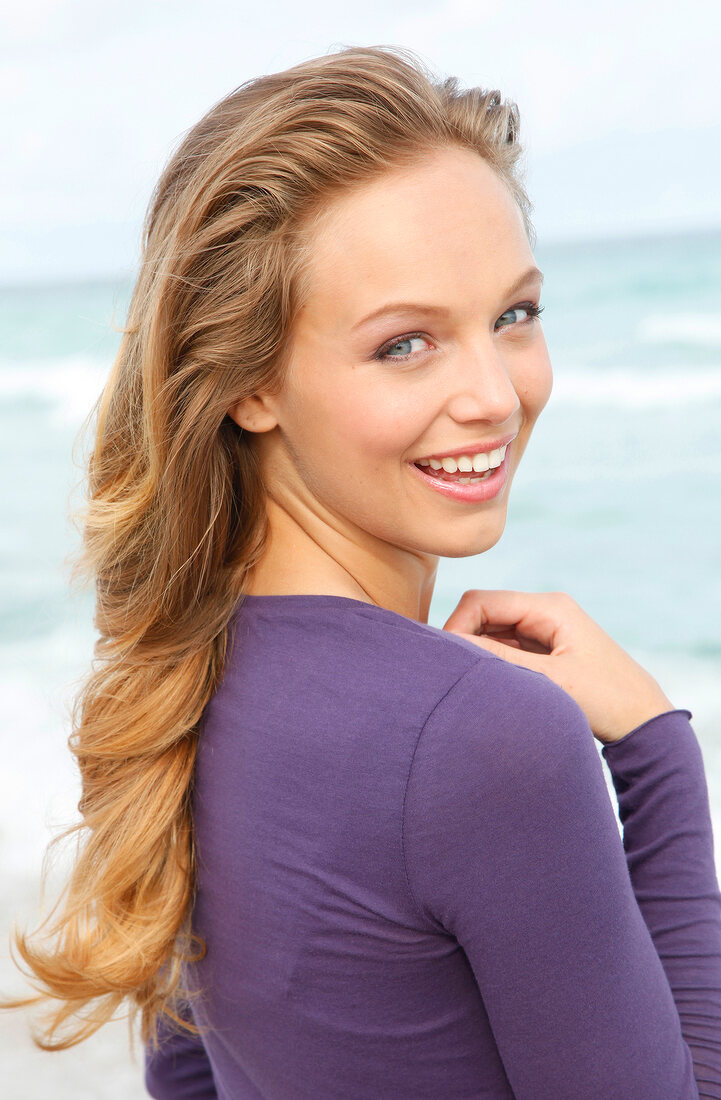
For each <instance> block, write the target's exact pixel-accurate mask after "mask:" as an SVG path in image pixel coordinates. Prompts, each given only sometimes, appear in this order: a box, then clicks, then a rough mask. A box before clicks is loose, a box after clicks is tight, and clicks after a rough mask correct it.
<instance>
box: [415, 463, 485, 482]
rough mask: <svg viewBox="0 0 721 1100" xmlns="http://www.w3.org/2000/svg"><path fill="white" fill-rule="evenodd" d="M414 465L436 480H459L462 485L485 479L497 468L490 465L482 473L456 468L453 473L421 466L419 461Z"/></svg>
mask: <svg viewBox="0 0 721 1100" xmlns="http://www.w3.org/2000/svg"><path fill="white" fill-rule="evenodd" d="M413 465H414V466H417V467H418V469H419V470H420V471H421V472H422V473H424V474H425V475H426V477H434V478H436V480H437V481H451V482H453V481H455V482H460V484H462V485H468V484H472V483H473V482H476V481H485V480H486V478H488V477H491V475H492V474H494V473H495V472H496V470H497V469H498V467H497V466H494V467H492V468H491V469H489V470H484V471H483V472H482V473H480V474H479V473H475V472H474V471H473V470H471V471H470V473H467V472H466V471H464V470H457V471H456V472H455V473H448V471H447V470H443V469H440V470H434V469H432V467H431V466H421V464H420V463H419V462H414V463H413Z"/></svg>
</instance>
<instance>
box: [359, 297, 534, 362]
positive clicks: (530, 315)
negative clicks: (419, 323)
mask: <svg viewBox="0 0 721 1100" xmlns="http://www.w3.org/2000/svg"><path fill="white" fill-rule="evenodd" d="M544 308H545V307H544V306H537V305H536V304H535V303H534V302H522V303H521V304H520V305H517V306H513V308H512V309H507V310H506V312H505V313H502V314H501V316H500V317H499V318H498V321H502V320H503V318H504V317H511V316H512V315H513V314H526V316H525V318H522V319H521V320H516V321H507V322H506V323H505V324H502V325H500V326H499V328H502V329H503V328H515V327H516V326H524V325H527V324H529V325H531V324H533V323H534V321H536V319H537V318H538V317H540V315H541V314H542V313H543V310H544ZM498 321H497V322H496V325H498ZM498 331H499V329H498V328H497V329H496V332H498ZM414 340H421V341H425V342H426V343H430V341H429V340H428V338H427V337H426V336H424V335H423V333H422V332H408V333H406V335H405V336H399V337H396V339H395V340H392V341H390V342H389V343H387V344H383V346H382V347H381V348H379V349H378V351H377V352H376V353H375V355H374V356H373V358H374V359H379V360H380V361H381V362H384V361H388V362H390V361H391V360H392V361H393V362H394V363H403V362H405V361H406V360H408V359H411V358H412V357H413V352H412V350H411V348H410V345H411V344H412V343H413V341H414ZM399 348H400V349H407V350H401V352H400V354H398V355H396V354H394V352H395V350H396V349H399Z"/></svg>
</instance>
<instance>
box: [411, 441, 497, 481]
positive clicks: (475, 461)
mask: <svg viewBox="0 0 721 1100" xmlns="http://www.w3.org/2000/svg"><path fill="white" fill-rule="evenodd" d="M507 447H508V444H506V445H505V446H504V447H497V448H496V449H495V451H489V452H486V451H480V452H479V453H478V454H475V455H456V457H455V458H450V457H448V458H444V459H442V460H440V461H439V459H437V458H419V459H418V462H417V465H418V466H430V467H431V469H432V470H441V469H442V470H445V472H446V473H447V474H455V473H457V472H458V471H459V470H461V471H462V472H463V473H464V474H469V473H471V471H473V472H474V473H477V474H482V473H484V471H486V470H495V469H496V468H497V467H498V466H500V465H501V463H502V462H503V459H504V457H505V454H506V448H507ZM458 481H465V478H458Z"/></svg>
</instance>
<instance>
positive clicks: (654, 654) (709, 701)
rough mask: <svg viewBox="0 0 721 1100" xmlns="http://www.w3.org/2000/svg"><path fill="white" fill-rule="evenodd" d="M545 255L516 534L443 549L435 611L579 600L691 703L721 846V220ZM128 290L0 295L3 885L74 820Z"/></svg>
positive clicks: (69, 288)
mask: <svg viewBox="0 0 721 1100" xmlns="http://www.w3.org/2000/svg"><path fill="white" fill-rule="evenodd" d="M536 259H537V261H538V263H539V265H540V266H541V268H542V269H543V271H544V272H545V276H546V280H545V286H544V293H543V299H542V300H543V304H544V305H545V312H544V315H543V327H544V331H545V334H546V339H547V342H548V346H549V350H550V354H551V360H552V363H553V367H554V390H553V394H552V396H551V399H550V401H549V403H548V405H547V406H546V409H545V410H544V412H543V414H542V416H541V418H540V420H539V422H538V424H537V426H536V429H535V432H534V435H533V436H532V438H531V441H530V443H529V446H528V448H527V451H526V454H525V456H524V459H523V462H522V463H521V466H520V468H519V470H518V472H517V474H516V478H515V481H514V484H513V487H512V490H511V494H510V505H509V514H508V523H507V526H506V530H505V532H504V535H503V537H502V538H501V539H500V541H499V542H498V544H497V545H496V546H495V547H493V548H492V549H491V550H489V551H488V552H487V553H485V554H482V555H478V556H475V557H471V558H463V559H444V560H442V561H441V563H440V565H439V572H438V581H437V586H436V591H435V595H434V600H433V604H432V607H431V615H430V621H431V623H432V624H433V625H436V626H442V625H443V623H444V622H445V620H446V618H447V617H448V615H449V614H450V611H451V610H452V608H453V607H454V606H455V603H456V601H457V600H458V599H459V598H460V595H461V593H462V592H463V591H464V590H465V589H466V588H513V589H521V590H526V591H543V590H556V589H562V590H565V591H568V592H570V593H571V594H572V595H573V596H574V597H575V598H576V599H577V600H578V602H579V603H580V604H581V605H582V606H583V607H584V608H585V609H586V611H588V613H589V614H590V615H592V616H593V617H594V618H595V619H596V620H597V621H598V622H599V623H600V624H601V625H602V626H603V628H604V629H605V630H607V631H608V632H609V633H610V634H611V635H612V636H613V637H614V638H615V639H616V640H617V641H618V642H619V643H620V644H621V645H623V646H624V647H625V648H626V649H627V650H628V651H629V652H630V653H632V655H633V656H635V657H636V659H637V660H640V661H641V663H642V664H644V665H645V667H647V668H648V669H649V670H650V671H651V672H652V673H653V675H655V676H656V678H657V679H658V680H659V682H660V683H661V685H662V687H663V688H664V690H665V692H666V694H667V695H668V696H669V698H671V699H672V700H673V702H674V705H675V706H678V707H688V709H689V710H691V711H692V713H693V715H694V719H693V723H694V728H695V730H696V733H697V735H698V737H699V740H700V742H701V744H702V749H703V752H704V759H705V762H706V767H707V775H708V779H709V789H710V795H711V804H712V812H713V816H714V827H715V834H716V836H717V837H721V231H719V230H715V231H709V232H708V233H704V234H697V235H682V236H673V237H655V238H645V239H637V240H630V239H624V240H613V241H605V242H603V241H591V242H583V243H574V244H563V245H559V244H557V245H545V246H544V245H543V243H541V244H539V246H538V247H537V249H536ZM129 291H130V287H129V286H128V285H127V284H126V283H124V282H122V281H120V280H118V281H106V282H97V283H86V284H77V283H75V284H66V285H57V286H46V287H5V288H4V289H2V291H0V340H1V345H0V425H1V428H2V430H1V431H0V449H1V450H2V470H3V477H2V482H1V484H0V508H1V511H2V524H1V525H0V554H1V555H2V559H1V560H2V571H1V573H0V691H2V697H3V701H4V706H3V721H2V730H1V732H0V738H1V745H2V753H0V789H1V790H2V798H1V799H0V868H2V872H3V876H4V877H5V878H6V880H8V881H9V880H10V879H12V880H15V881H17V882H21V881H27V882H34V881H35V879H36V878H37V875H38V872H39V867H40V860H41V858H42V853H43V850H44V847H45V844H46V843H47V840H48V839H49V837H50V836H51V835H53V834H54V833H55V832H57V831H58V830H59V829H61V828H63V827H64V826H66V825H68V824H70V823H71V822H72V821H73V820H75V814H76V804H77V799H78V795H79V789H78V784H77V778H76V775H75V771H74V767H73V763H72V758H71V756H70V754H69V752H68V750H67V748H66V738H67V736H68V734H69V732H70V724H69V703H70V698H71V696H72V692H73V688H74V685H76V684H77V680H78V678H79V677H81V676H82V675H83V674H84V672H85V671H86V669H87V667H88V664H89V661H90V657H91V653H92V644H93V638H94V634H93V628H92V598H91V595H90V594H87V593H86V594H85V595H80V596H78V595H71V594H70V592H69V590H68V584H67V575H66V570H65V567H64V562H65V558H66V555H67V554H68V552H69V551H70V550H71V549H72V548H73V547H74V546H75V544H76V540H77V533H76V532H75V530H74V529H73V528H72V526H71V525H70V523H69V522H68V519H67V512H68V507H69V505H70V504H71V503H79V497H78V494H77V485H78V482H79V479H80V476H81V469H80V467H79V466H78V465H75V464H74V458H73V442H74V439H75V435H76V432H77V429H78V427H79V425H80V423H81V420H82V419H83V418H84V417H85V416H86V414H87V413H88V411H89V409H90V408H91V405H92V403H93V401H94V400H95V398H96V397H97V395H98V394H99V392H100V390H101V388H102V385H103V383H104V380H105V377H106V375H107V372H108V370H109V367H110V364H111V362H112V358H113V355H114V352H115V349H116V347H117V344H118V341H119V336H118V334H117V332H116V331H114V328H113V323H114V322H115V324H118V325H119V324H122V322H123V320H124V316H125V309H126V306H127V302H128V297H129ZM75 457H78V456H77V455H76V456H75ZM599 750H600V746H599ZM609 789H610V788H609ZM717 850H718V844H717Z"/></svg>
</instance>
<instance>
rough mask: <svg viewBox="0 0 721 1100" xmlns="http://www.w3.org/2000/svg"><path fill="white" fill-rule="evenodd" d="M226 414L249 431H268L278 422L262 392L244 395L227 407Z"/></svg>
mask: <svg viewBox="0 0 721 1100" xmlns="http://www.w3.org/2000/svg"><path fill="white" fill-rule="evenodd" d="M228 416H229V417H230V418H231V420H234V421H235V423H236V424H237V425H238V427H239V428H245V429H246V431H249V432H269V431H270V430H271V429H272V428H274V427H275V426H276V424H277V423H278V417H277V416H276V414H275V411H274V409H273V408H272V405H271V402H270V401H269V399H268V398H267V397H265V396H264V395H263V394H253V395H252V396H251V397H244V398H243V400H242V401H239V402H238V403H237V404H236V405H232V406H231V407H230V408H229V409H228Z"/></svg>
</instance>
